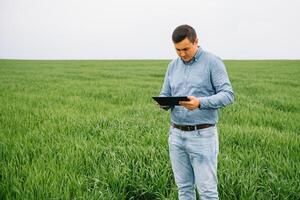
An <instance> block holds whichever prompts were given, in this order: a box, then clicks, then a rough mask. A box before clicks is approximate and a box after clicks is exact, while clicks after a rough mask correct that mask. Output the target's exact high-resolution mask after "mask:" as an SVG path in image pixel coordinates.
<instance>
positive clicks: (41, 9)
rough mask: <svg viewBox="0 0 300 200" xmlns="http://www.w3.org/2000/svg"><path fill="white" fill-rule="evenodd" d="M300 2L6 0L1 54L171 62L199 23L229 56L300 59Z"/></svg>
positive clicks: (208, 46)
mask: <svg viewBox="0 0 300 200" xmlns="http://www.w3.org/2000/svg"><path fill="white" fill-rule="evenodd" d="M299 10H300V0H186V1H183V0H180V1H179V0H147V1H143V0H0V58H9V59H172V58H175V57H176V53H175V50H174V47H173V43H172V41H171V34H172V32H173V30H174V28H175V27H176V26H178V25H181V24H190V25H192V26H193V27H194V28H195V29H196V31H197V33H198V38H199V42H200V46H201V47H202V48H203V49H204V50H206V51H209V52H212V53H214V54H216V55H218V56H220V57H221V58H223V59H300V12H299Z"/></svg>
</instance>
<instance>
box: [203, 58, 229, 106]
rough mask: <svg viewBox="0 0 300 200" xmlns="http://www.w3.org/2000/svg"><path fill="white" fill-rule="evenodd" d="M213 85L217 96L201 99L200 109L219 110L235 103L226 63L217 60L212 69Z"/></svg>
mask: <svg viewBox="0 0 300 200" xmlns="http://www.w3.org/2000/svg"><path fill="white" fill-rule="evenodd" d="M210 76H211V84H212V86H213V88H214V89H215V94H214V95H212V96H207V97H200V98H198V99H199V100H200V109H218V108H221V107H224V106H226V105H228V104H231V103H233V101H234V93H233V89H232V86H231V83H230V80H229V78H228V74H227V71H226V68H225V65H224V63H223V62H222V60H221V59H216V60H215V62H213V63H212V65H211V67H210Z"/></svg>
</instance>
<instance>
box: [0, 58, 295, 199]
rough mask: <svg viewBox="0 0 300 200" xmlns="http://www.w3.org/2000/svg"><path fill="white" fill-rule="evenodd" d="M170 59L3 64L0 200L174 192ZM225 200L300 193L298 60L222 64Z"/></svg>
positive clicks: (163, 196)
mask: <svg viewBox="0 0 300 200" xmlns="http://www.w3.org/2000/svg"><path fill="white" fill-rule="evenodd" d="M168 62H169V61H167V60H156V61H155V60H135V61H134V60H132V61H128V60H127V61H124V60H123V61H121V60H119V61H116V60H115V61H113V60H111V61H22V60H19V61H18V60H0V199H3V200H6V199H38V200H40V199H51V200H54V199H57V200H58V199H84V200H85V199H87V200H93V199H103V200H135V199H137V200H155V199H169V200H176V199H177V189H176V186H175V182H174V179H173V175H172V171H171V166H170V162H169V157H168V144H167V138H168V130H169V117H170V114H169V113H168V112H167V111H164V110H161V109H159V108H158V107H157V105H156V104H155V103H154V102H153V100H152V99H151V97H152V96H156V95H158V94H159V92H160V89H161V86H162V81H163V78H164V74H165V71H166V67H167V64H168ZM225 64H226V66H227V71H228V74H229V77H230V80H231V82H232V85H233V89H234V92H235V96H236V98H235V103H234V104H232V105H230V106H228V107H226V108H223V109H221V110H220V122H219V124H218V129H219V137H220V154H219V165H218V179H219V183H218V187H219V193H220V199H222V200H243V199H245V200H247V199H261V200H269V199H278V200H284V199H298V200H299V199H300V131H299V130H300V61H291V60H290V61H271V60H264V61H230V60H228V61H225Z"/></svg>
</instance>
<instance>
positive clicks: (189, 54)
mask: <svg viewBox="0 0 300 200" xmlns="http://www.w3.org/2000/svg"><path fill="white" fill-rule="evenodd" d="M174 46H175V49H176V53H177V55H178V56H179V57H180V58H181V59H182V60H184V61H185V62H188V61H190V60H191V59H192V58H193V57H194V55H195V54H196V52H197V49H198V39H196V40H195V42H194V43H192V42H191V41H189V39H188V38H185V39H184V40H182V41H181V42H178V43H174Z"/></svg>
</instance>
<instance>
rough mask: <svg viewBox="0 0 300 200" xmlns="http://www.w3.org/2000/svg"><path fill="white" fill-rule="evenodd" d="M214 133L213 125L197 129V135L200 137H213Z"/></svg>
mask: <svg viewBox="0 0 300 200" xmlns="http://www.w3.org/2000/svg"><path fill="white" fill-rule="evenodd" d="M215 134H216V129H215V127H214V126H213V127H208V128H204V129H200V130H198V131H197V135H198V136H199V137H201V138H211V137H214V136H215Z"/></svg>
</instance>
